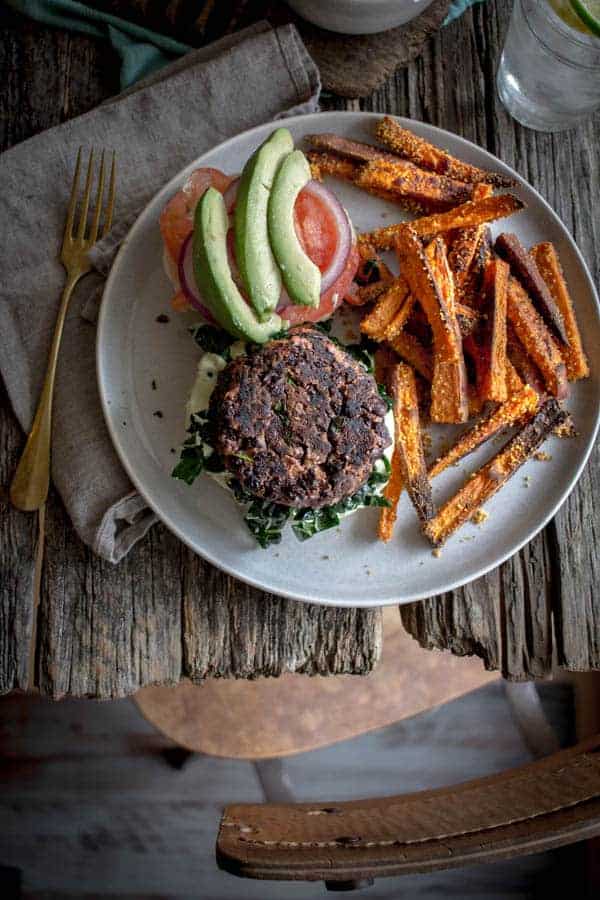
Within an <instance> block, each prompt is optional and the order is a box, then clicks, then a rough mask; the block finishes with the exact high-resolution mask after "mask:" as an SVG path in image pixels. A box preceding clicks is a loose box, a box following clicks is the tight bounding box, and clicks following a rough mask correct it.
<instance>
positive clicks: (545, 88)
mask: <svg viewBox="0 0 600 900" xmlns="http://www.w3.org/2000/svg"><path fill="white" fill-rule="evenodd" d="M553 7H555V8H553ZM556 10H558V11H559V12H560V13H561V15H559V14H558V12H557V11H556ZM573 16H574V13H570V10H569V7H568V0H552V3H550V2H549V0H514V6H513V11H512V16H511V19H510V24H509V26H508V33H507V35H506V41H505V44H504V50H503V51H502V57H501V59H500V67H499V69H498V76H497V87H498V93H499V95H500V99H501V100H502V102H503V104H504V106H505V107H506V109H507V110H508V111H509V113H510V114H511V116H513V117H514V118H515V119H516V120H517V121H518V122H520V123H521V124H522V125H526V126H527V127H528V128H534V129H536V130H537V131H564V130H565V129H567V128H572V127H573V126H574V125H576V124H577V123H578V122H580V121H582V120H584V119H585V118H586V117H587V116H589V115H591V114H592V113H593V112H594V110H596V109H599V108H600V38H597V37H595V36H594V35H593V34H591V33H589V34H588V33H585V32H584V30H578V26H577V25H575V26H574V27H572V25H571V24H569V21H574V19H573ZM563 17H564V18H563ZM565 18H566V19H568V21H565ZM581 28H583V29H585V26H583V25H582V26H581Z"/></svg>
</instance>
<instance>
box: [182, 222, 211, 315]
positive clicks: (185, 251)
mask: <svg viewBox="0 0 600 900" xmlns="http://www.w3.org/2000/svg"><path fill="white" fill-rule="evenodd" d="M192 238H193V234H189V235H188V236H187V237H186V239H185V241H184V242H183V244H182V247H181V252H180V254H179V263H178V266H177V269H178V273H179V281H180V283H181V290H182V291H183V293H184V294H185V296H186V298H187V299H188V300H189V302H190V303H191V304H192V306H193V307H194V309H197V310H198V312H199V313H201V314H202V316H203V317H204V318H205V319H206V321H207V322H210V323H211V324H216V323H215V318H214V316H213V315H212V313H211V312H210V310H209V309H208V308H207V307H206V306H205V304H204V300H203V298H202V294H201V293H200V290H199V289H198V285H197V284H196V276H195V275H194V261H193V243H192Z"/></svg>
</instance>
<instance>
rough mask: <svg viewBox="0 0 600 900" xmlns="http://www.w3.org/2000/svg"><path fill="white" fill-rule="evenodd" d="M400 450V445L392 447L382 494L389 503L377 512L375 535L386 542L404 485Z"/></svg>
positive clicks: (395, 516) (390, 534)
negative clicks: (389, 464)
mask: <svg viewBox="0 0 600 900" xmlns="http://www.w3.org/2000/svg"><path fill="white" fill-rule="evenodd" d="M401 456H402V451H401V449H400V447H394V452H393V453H392V462H391V471H390V477H389V481H388V483H387V484H386V486H385V487H384V489H383V496H384V497H385V499H386V500H387V501H388V503H389V504H390V505H389V506H382V507H381V510H380V512H379V524H378V526H377V536H378V537H379V540H380V541H384V542H386V543H387V542H388V541H389V540H391V537H392V534H393V531H394V525H395V524H396V519H397V518H398V501H399V500H400V495H401V493H402V488H403V487H404V479H403V478H402V465H401Z"/></svg>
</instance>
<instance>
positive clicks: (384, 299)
mask: <svg viewBox="0 0 600 900" xmlns="http://www.w3.org/2000/svg"><path fill="white" fill-rule="evenodd" d="M407 295H408V285H407V283H406V281H405V280H404V278H402V277H400V278H395V279H394V280H393V281H390V282H388V283H387V284H386V288H385V290H384V292H383V293H382V294H381V295H380V297H378V299H377V300H376V301H375V306H374V307H373V309H371V310H370V312H368V313H367V314H366V316H363V318H362V320H361V323H360V330H361V331H362V333H363V334H366V335H368V336H369V337H370V338H373V340H376V341H382V340H383V339H384V335H385V330H386V328H387V327H388V325H389V324H390V323H391V322H392V320H393V319H394V317H395V316H396V313H397V312H398V310H399V309H400V307H401V306H402V304H403V303H404V301H405V300H406V297H407Z"/></svg>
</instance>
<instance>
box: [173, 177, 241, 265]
mask: <svg viewBox="0 0 600 900" xmlns="http://www.w3.org/2000/svg"><path fill="white" fill-rule="evenodd" d="M234 178H235V176H231V175H225V174H224V173H223V172H221V170H220V169H208V168H207V169H196V171H195V172H192V174H191V175H190V176H189V177H188V179H187V181H186V182H185V184H184V185H183V187H182V188H181V190H180V191H177V193H176V194H174V195H173V196H172V197H171V199H170V200H169V201H168V203H167V204H166V206H165V207H164V209H163V211H162V213H161V214H160V231H161V234H162V237H163V240H164V242H165V246H166V248H167V250H168V252H169V255H170V257H171V259H172V260H173V262H175V263H177V261H178V259H179V252H180V250H181V248H182V246H183V244H184V242H185V239H186V238H187V236H188V234H191V233H192V231H193V228H194V211H195V209H196V206H197V204H198V201H199V200H200V198H201V197H202V195H203V194H204V193H205V192H206V191H207V190H208V189H209V187H214V188H216V189H217V190H218V191H219V192H220V193H221V194H224V193H225V191H226V190H227V188H228V187H229V185H230V184H231V182H232V181H233V180H234Z"/></svg>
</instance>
